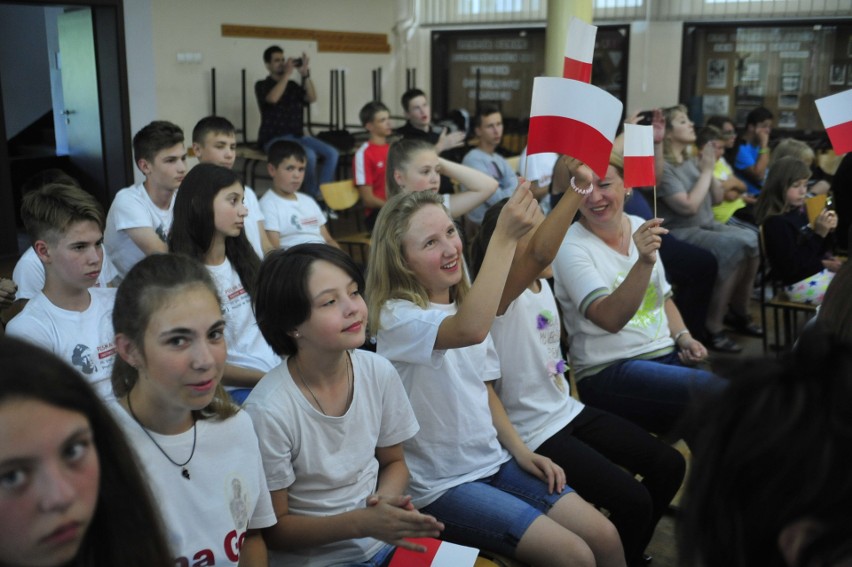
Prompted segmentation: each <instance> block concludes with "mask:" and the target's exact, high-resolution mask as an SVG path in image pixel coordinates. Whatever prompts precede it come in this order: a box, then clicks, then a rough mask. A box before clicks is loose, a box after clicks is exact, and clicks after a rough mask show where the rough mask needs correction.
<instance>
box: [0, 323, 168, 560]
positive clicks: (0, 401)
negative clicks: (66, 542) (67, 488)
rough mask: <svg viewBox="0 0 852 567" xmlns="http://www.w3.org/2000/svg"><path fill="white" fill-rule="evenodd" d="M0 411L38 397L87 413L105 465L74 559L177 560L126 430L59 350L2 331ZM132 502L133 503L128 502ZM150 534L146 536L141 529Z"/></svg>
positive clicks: (97, 450) (40, 400) (102, 464)
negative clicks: (4, 334) (3, 333)
mask: <svg viewBox="0 0 852 567" xmlns="http://www.w3.org/2000/svg"><path fill="white" fill-rule="evenodd" d="M0 367H2V368H3V376H2V379H0V411H2V410H3V407H4V406H5V405H6V404H7V403H15V402H18V401H37V402H42V403H45V404H47V405H50V406H53V407H56V408H61V409H63V410H67V411H71V412H76V413H80V414H82V415H84V416H85V417H86V419H88V421H89V426H90V427H91V430H92V437H93V439H94V450H95V451H96V454H97V456H98V461H99V465H100V483H99V485H98V500H97V506H96V507H95V511H94V515H93V516H92V522H91V524H90V525H89V528H88V530H87V532H86V536H85V538H84V539H83V542H82V544H81V545H80V549H79V551H78V552H77V555H76V557H75V558H73V559H72V561H71V562H70V564H73V565H80V566H92V567H94V566H96V565H123V566H130V567H149V566H158V567H167V566H170V565H173V559H172V554H171V552H170V551H169V548H168V546H167V544H166V540H165V537H164V535H163V534H164V531H163V529H162V526H161V523H160V517H159V513H158V511H157V510H156V509H155V507H154V505H153V499H152V498H151V495H150V493H149V492H148V486H147V484H146V482H145V481H144V480H143V479H142V476H141V474H140V472H139V471H140V470H142V469H141V466H140V464H139V463H138V462H137V460H136V457H135V455H134V452H133V450H132V449H131V448H130V445H129V444H128V442H127V440H126V438H125V437H124V434H123V433H122V431H121V429H120V428H119V426H118V424H116V422H115V419H114V418H113V416H112V414H111V413H110V411H109V410H108V409H107V408H106V406H105V405H104V404H103V402H102V401H101V400H100V399H99V398H98V396H97V394H95V391H94V390H93V389H92V387H91V386H90V385H89V383H88V382H86V380H85V379H83V378H82V377H81V376H80V375H79V374H78V373H77V372H76V371H75V370H74V369H73V368H71V367H70V366H68V365H67V364H66V363H65V362H63V361H62V360H60V359H59V358H57V357H56V356H55V355H54V354H53V353H51V352H48V351H45V350H43V349H40V348H38V347H36V346H33V345H31V344H29V343H26V342H24V341H19V340H16V339H13V338H9V337H2V336H0ZM128 503H132V505H128ZM143 531H144V533H145V534H146V535H145V537H144V538H140V537H139V534H140V533H142V532H143Z"/></svg>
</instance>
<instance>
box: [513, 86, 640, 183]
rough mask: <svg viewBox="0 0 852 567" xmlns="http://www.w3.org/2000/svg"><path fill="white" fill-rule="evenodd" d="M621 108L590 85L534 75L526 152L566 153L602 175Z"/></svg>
mask: <svg viewBox="0 0 852 567" xmlns="http://www.w3.org/2000/svg"><path fill="white" fill-rule="evenodd" d="M623 108H624V105H623V104H621V101H620V100H618V99H617V98H615V97H614V96H612V95H611V94H609V93H608V92H606V91H605V90H603V89H600V88H598V87H596V86H594V85H590V84H587V83H581V82H580V81H572V80H570V79H560V78H558V77H536V78H535V79H533V92H532V106H531V108H530V130H529V138H528V140H527V155H532V154H540V153H542V152H556V153H559V154H566V155H569V156H571V157H574V158H577V159H578V160H580V161H582V162H584V163H585V164H586V165H588V166H589V167H591V168H592V171H594V172H595V173H597V174H598V175H599V176H600V177H604V176H605V175H606V169H607V166H608V165H609V154H610V152H611V151H612V141H613V140H614V139H615V132H616V130H618V121H619V120H621V111H622V109H623Z"/></svg>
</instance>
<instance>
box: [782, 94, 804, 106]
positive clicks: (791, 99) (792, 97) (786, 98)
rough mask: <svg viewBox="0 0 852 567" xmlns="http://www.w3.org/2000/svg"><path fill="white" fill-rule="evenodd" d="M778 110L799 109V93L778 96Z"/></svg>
mask: <svg viewBox="0 0 852 567" xmlns="http://www.w3.org/2000/svg"><path fill="white" fill-rule="evenodd" d="M778 108H799V95H798V93H792V94H790V93H786V94H785V93H782V94H780V95H778Z"/></svg>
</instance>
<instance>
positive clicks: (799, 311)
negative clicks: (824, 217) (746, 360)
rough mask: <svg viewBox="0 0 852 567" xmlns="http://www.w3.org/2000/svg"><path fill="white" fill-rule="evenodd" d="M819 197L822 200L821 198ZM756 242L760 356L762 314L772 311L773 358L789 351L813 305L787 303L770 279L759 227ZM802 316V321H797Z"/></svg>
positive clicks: (765, 333) (812, 312)
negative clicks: (758, 268)
mask: <svg viewBox="0 0 852 567" xmlns="http://www.w3.org/2000/svg"><path fill="white" fill-rule="evenodd" d="M819 196H821V197H824V195H818V197H819ZM819 210H822V209H819ZM758 238H759V240H760V274H759V275H760V324H761V326H762V327H763V352H764V354H766V351H767V350H768V348H769V332H768V329H767V326H766V312H767V311H769V310H772V315H773V317H772V318H773V331H774V335H773V336H774V344H773V345H772V348H773V350H774V351H775V353H776V356H777V355H780V353H781V352H784V351H789V350H790V349H792V348H793V343H794V342H795V340H796V338H798V336H799V327H800V326H801V325H802V324H804V322H807V320H808V319H810V318H811V317H813V316H814V315H816V311H817V309H816V306H814V305H808V304H807V303H797V302H795V301H790V300H789V299H787V297H786V294H785V293H784V286H783V285H781V284H780V283H779V282H777V281H772V280H771V279H770V266H769V262H768V259H767V256H766V247H765V241H764V237H763V226H761V227H760V232H759V236H758ZM767 286H768V288H769V289H770V290H771V291H772V297H771V298H769V299H767V298H766V290H767ZM803 316H804V321H800V319H802V318H803ZM782 331H783V337H782ZM782 339H783V340H782Z"/></svg>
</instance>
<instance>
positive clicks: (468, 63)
mask: <svg viewBox="0 0 852 567" xmlns="http://www.w3.org/2000/svg"><path fill="white" fill-rule="evenodd" d="M545 33H546V30H545V29H544V28H512V29H505V28H500V29H493V30H442V31H437V30H436V31H433V32H432V92H431V93H428V94H429V96H430V100H431V103H432V111H433V114H434V115H435V117H436V118H437V119H440V118H443V117H446V116H447V114H448V113H449V112H451V111H453V110H458V109H464V110H467V111H468V112H469V113H470V114H471V115H473V114H475V113H476V109H477V106H478V104H480V103H488V104H493V105H495V106H497V107H498V108H500V110H501V112H502V114H503V121H504V123H505V125H506V132H507V133H513V132H517V133H521V131H523V134H526V131H525V130H526V123H527V120H528V119H529V114H530V102H531V98H532V83H533V79H534V78H535V77H538V76H541V75H543V74H544V51H545ZM628 45H629V27H628V26H600V27H599V28H598V33H597V39H596V42H595V56H594V60H593V65H592V83H593V84H595V85H597V86H599V87H601V88H603V89H605V90H607V91H608V92H610V93H611V94H613V95H614V96H616V97H617V98H619V99H621V100H626V98H627V68H628Z"/></svg>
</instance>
